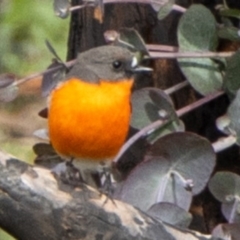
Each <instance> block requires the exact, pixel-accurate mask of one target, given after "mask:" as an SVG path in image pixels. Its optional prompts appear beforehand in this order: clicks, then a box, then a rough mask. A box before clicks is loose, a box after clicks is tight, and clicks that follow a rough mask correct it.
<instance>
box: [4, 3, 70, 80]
mask: <svg viewBox="0 0 240 240" xmlns="http://www.w3.org/2000/svg"><path fill="white" fill-rule="evenodd" d="M67 34H68V21H59V19H58V18H56V17H54V16H53V14H52V2H51V1H48V0H43V1H28V0H21V1H14V0H10V1H8V0H3V1H1V2H0V39H1V44H0V52H1V54H0V73H1V72H12V70H13V69H14V72H15V74H17V75H20V76H23V75H26V74H29V73H31V72H34V71H39V70H42V69H44V68H46V66H47V65H48V64H49V60H48V59H49V58H50V57H51V55H50V53H49V51H48V50H47V48H46V46H45V43H44V42H45V39H46V38H47V39H48V40H49V41H50V42H51V41H52V42H54V45H55V47H56V48H57V49H58V52H59V54H60V56H61V57H62V58H65V55H66V37H67Z"/></svg>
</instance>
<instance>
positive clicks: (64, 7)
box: [53, 0, 70, 18]
mask: <svg viewBox="0 0 240 240" xmlns="http://www.w3.org/2000/svg"><path fill="white" fill-rule="evenodd" d="M53 8H54V12H55V14H56V16H58V17H60V18H67V17H68V15H69V8H70V2H69V0H54V3H53Z"/></svg>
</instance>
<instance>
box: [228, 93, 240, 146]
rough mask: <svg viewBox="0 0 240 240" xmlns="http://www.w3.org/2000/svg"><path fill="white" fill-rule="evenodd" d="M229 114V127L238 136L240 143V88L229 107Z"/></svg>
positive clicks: (239, 142)
mask: <svg viewBox="0 0 240 240" xmlns="http://www.w3.org/2000/svg"><path fill="white" fill-rule="evenodd" d="M227 116H228V117H229V119H230V124H229V125H228V129H229V131H230V132H231V133H232V134H234V135H236V136H237V143H238V144H240V90H238V91H237V95H236V97H235V99H234V100H233V101H232V102H231V104H230V106H229V107H228V110H227Z"/></svg>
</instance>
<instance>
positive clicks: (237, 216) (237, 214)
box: [222, 197, 240, 224]
mask: <svg viewBox="0 0 240 240" xmlns="http://www.w3.org/2000/svg"><path fill="white" fill-rule="evenodd" d="M222 213H223V215H224V217H225V218H226V219H227V220H228V222H229V223H239V224H240V199H238V197H236V198H234V200H233V201H232V202H229V203H223V204H222Z"/></svg>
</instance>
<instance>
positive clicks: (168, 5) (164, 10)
mask: <svg viewBox="0 0 240 240" xmlns="http://www.w3.org/2000/svg"><path fill="white" fill-rule="evenodd" d="M174 3H175V0H167V1H166V2H165V3H164V4H163V5H162V6H160V8H159V11H158V15H157V16H158V20H162V19H164V18H165V17H167V16H168V14H169V13H170V12H171V10H172V7H173V5H174Z"/></svg>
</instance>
